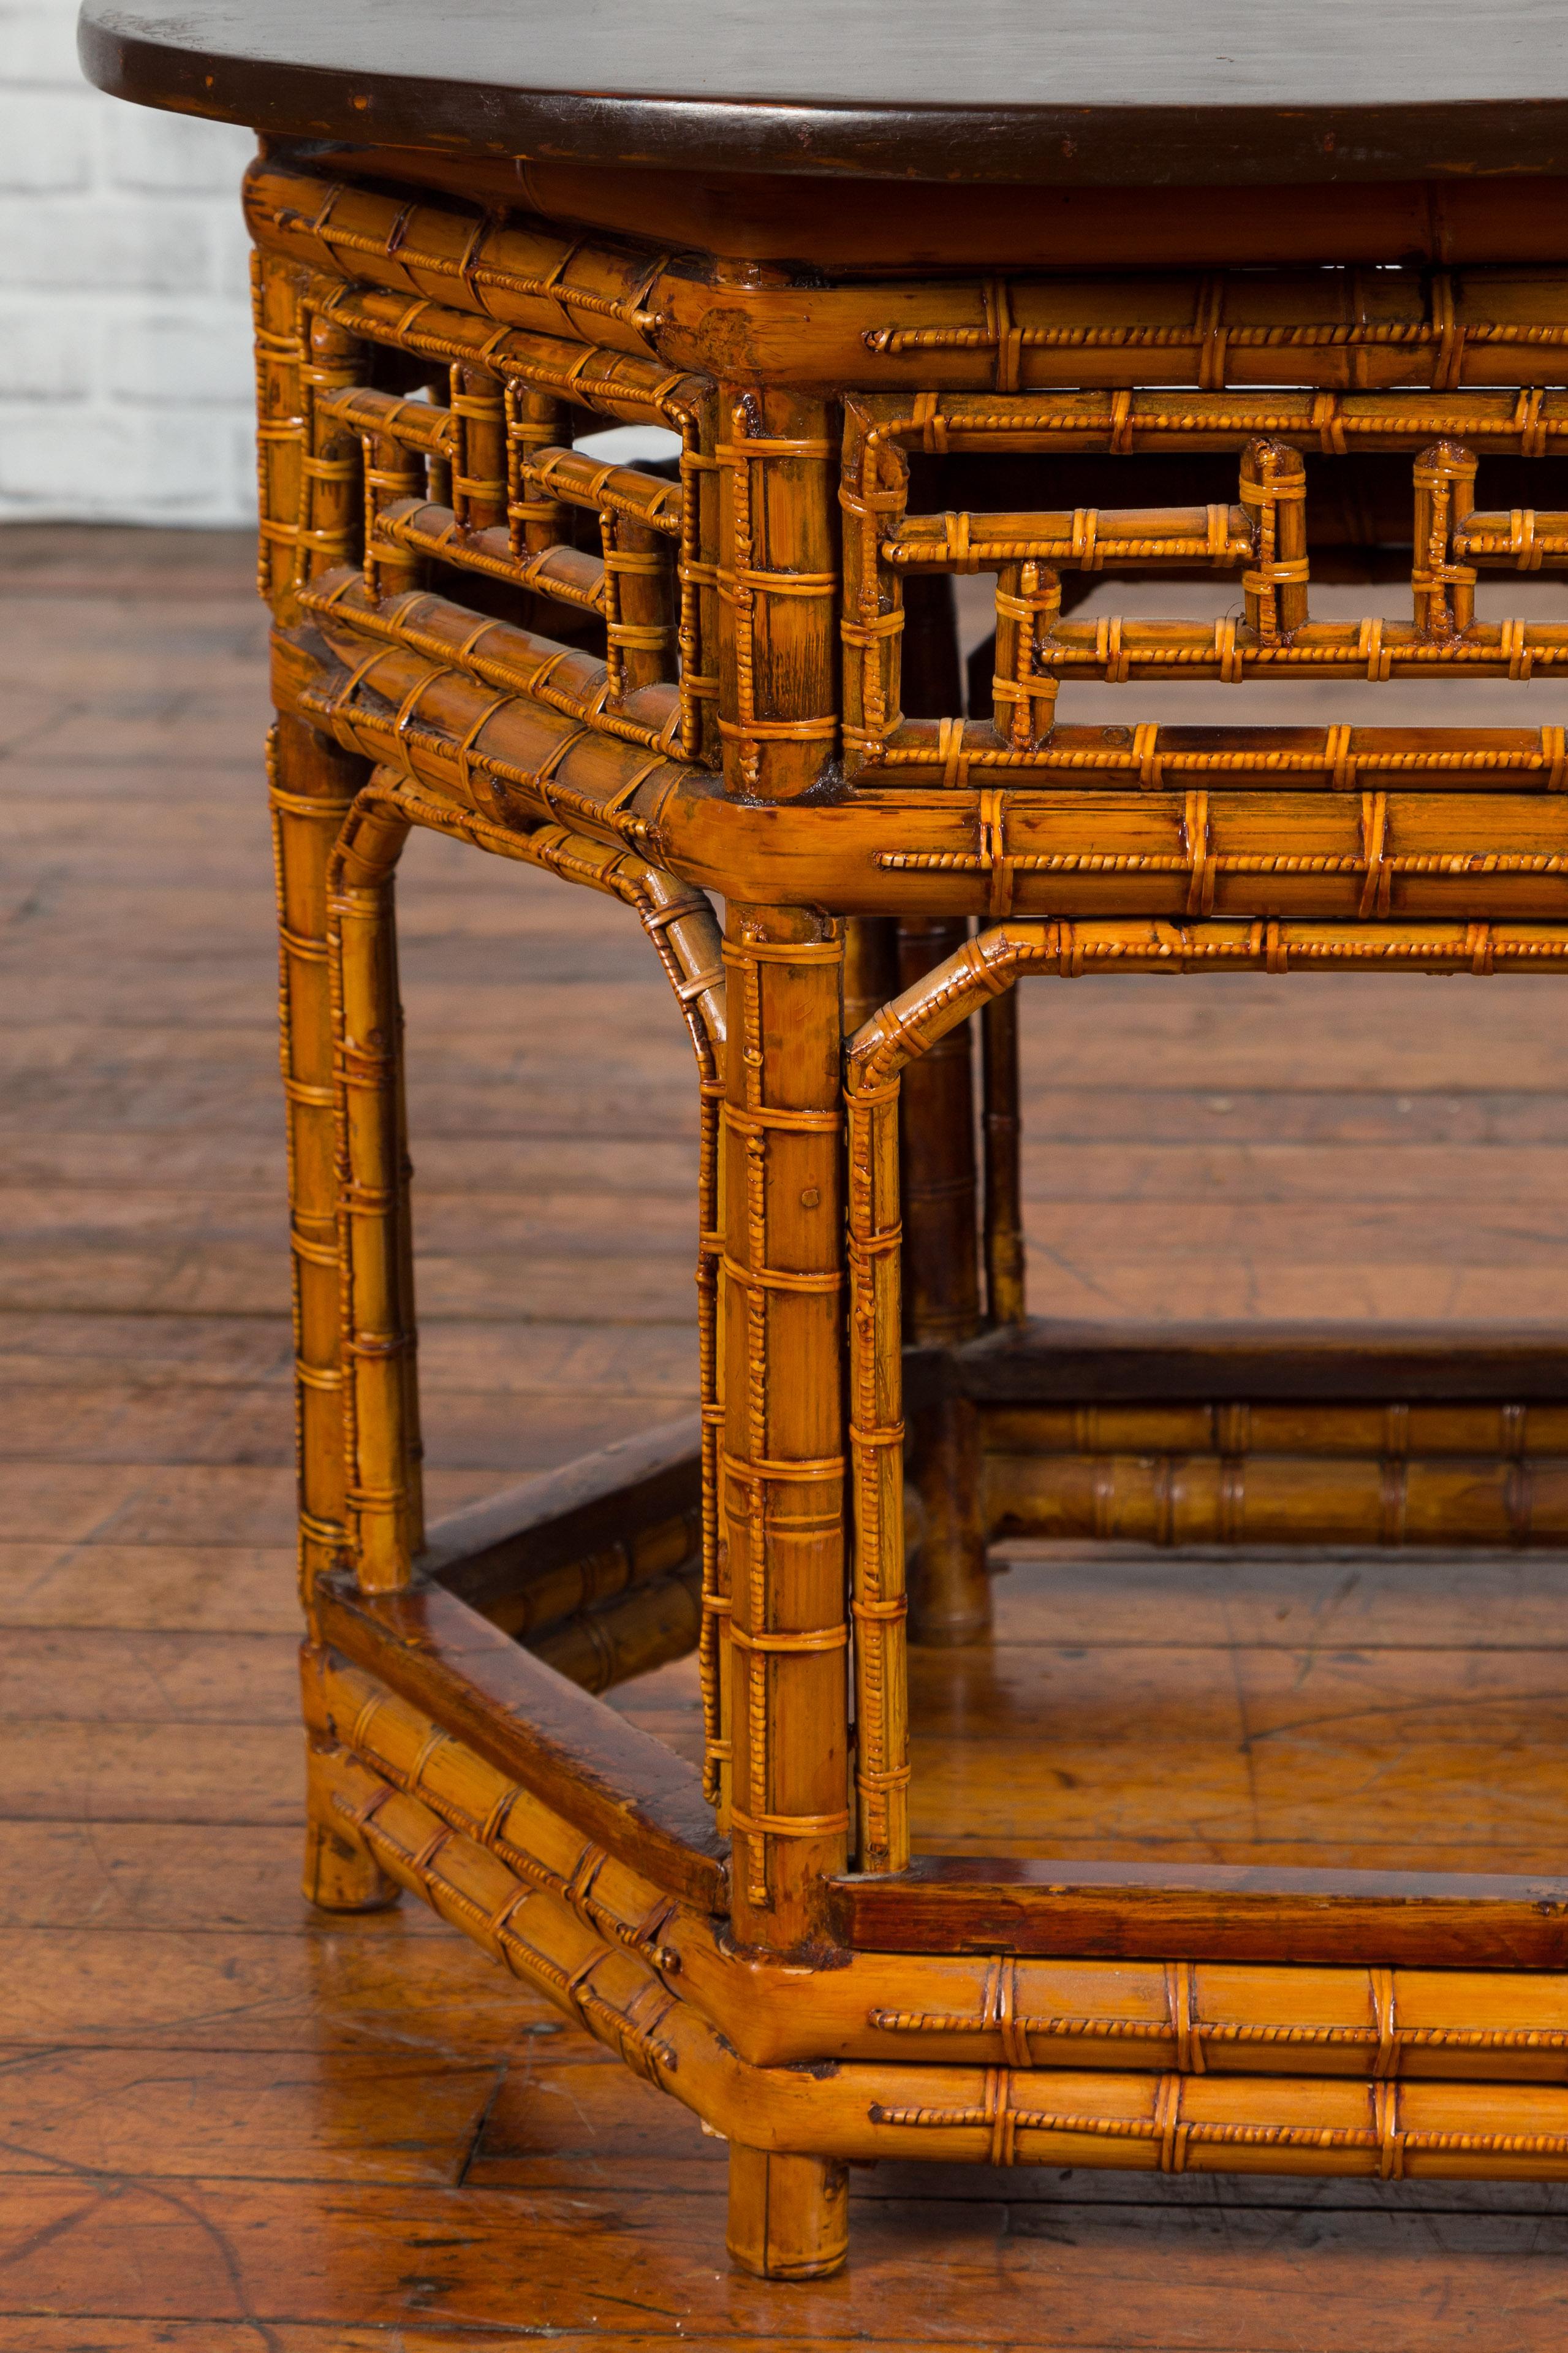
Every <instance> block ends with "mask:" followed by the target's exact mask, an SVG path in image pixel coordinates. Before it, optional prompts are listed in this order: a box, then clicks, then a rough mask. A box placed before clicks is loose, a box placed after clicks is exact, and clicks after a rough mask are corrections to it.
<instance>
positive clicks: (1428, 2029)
mask: <svg viewBox="0 0 1568 2353" xmlns="http://www.w3.org/2000/svg"><path fill="white" fill-rule="evenodd" d="M304 1674H305V1694H306V1706H307V1715H308V1720H309V1721H310V1725H311V1729H312V1733H313V1735H314V1736H315V1737H316V1739H317V1740H318V1741H319V1742H321V1743H325V1744H329V1745H331V1746H336V1747H338V1748H340V1749H342V1750H343V1751H345V1752H347V1751H352V1752H353V1755H354V1757H356V1758H357V1759H358V1760H359V1762H360V1763H361V1765H362V1766H363V1767H364V1768H365V1769H366V1770H367V1771H368V1772H370V1773H372V1774H374V1776H375V1777H376V1778H377V1779H378V1780H379V1781H381V1782H383V1783H385V1784H387V1785H389V1786H391V1787H392V1788H395V1789H396V1790H398V1791H399V1792H401V1793H402V1794H404V1795H405V1796H407V1797H409V1798H413V1799H417V1800H418V1801H419V1803H420V1804H421V1805H422V1806H423V1807H425V1808H426V1809H428V1810H430V1812H431V1813H432V1815H433V1816H434V1817H435V1818H437V1820H439V1821H441V1822H443V1823H444V1824H446V1825H447V1828H448V1829H450V1830H452V1831H455V1832H457V1833H458V1836H459V1837H460V1838H462V1839H464V1840H467V1841H471V1842H473V1843H474V1844H475V1845H477V1846H482V1847H484V1848H485V1849H487V1850H488V1851H489V1852H490V1853H492V1854H493V1855H495V1856H496V1857H497V1858H498V1859H499V1860H500V1862H503V1863H504V1864H505V1865H506V1867H507V1869H508V1870H509V1871H510V1873H512V1874H513V1875H514V1876H515V1877H517V1878H518V1879H520V1880H521V1881H523V1882H525V1883H528V1884H530V1885H532V1886H536V1887H539V1888H541V1889H542V1890H544V1891H545V1892H546V1893H549V1894H553V1895H554V1896H555V1897H557V1898H558V1899H559V1900H561V1901H563V1903H566V1904H568V1905H571V1906H572V1907H573V1908H574V1910H575V1911H576V1912H577V1913H578V1915H579V1916H580V1917H581V1918H582V1919H584V1920H585V1921H586V1922H587V1923H588V1925H589V1926H591V1927H592V1928H593V1929H594V1931H595V1934H596V1935H598V1936H601V1937H602V1938H603V1939H604V1940H605V1942H606V1943H607V1944H612V1945H621V1946H624V1947H626V1948H627V1949H629V1950H631V1951H633V1952H636V1953H638V1954H640V1955H641V1956H642V1957H644V1958H645V1959H646V1960H647V1961H648V1962H649V1963H650V1964H651V1966H653V1967H654V1968H657V1969H658V1971H659V1972H660V1973H661V1974H662V1976H663V1978H664V1979H665V1982H666V1984H667V1985H668V1986H669V1988H670V1989H671V1990H672V1991H674V1992H676V1993H678V1994H679V1998H680V2000H682V2001H683V2002H686V2003H689V2004H690V2005H691V2006H692V2007H693V2008H694V2009H695V2010H698V2011H699V2012H700V2015H701V2016H702V2017H703V2018H704V2019H706V2020H707V2021H709V2022H710V2024H711V2025H712V2026H714V2027H715V2028H717V2030H718V2031H720V2032H721V2034H722V2035H723V2036H724V2038H725V2040H726V2041H727V2042H731V2043H732V2044H733V2045H734V2047H735V2048H736V2049H737V2050H738V2051H739V2052H741V2053H742V2057H744V2058H746V2059H747V2060H749V2061H751V2062H752V2063H755V2064H758V2065H783V2064H799V2063H813V2062H820V2061H824V2060H831V2059H847V2058H860V2059H869V2060H887V2059H898V2058H900V2057H901V2056H903V2055H905V2054H910V2053H916V2052H919V2053H921V2054H922V2055H929V2056H930V2057H931V2058H941V2059H942V2060H955V2059H956V2060H962V2061H968V2062H970V2063H983V2064H994V2063H998V2062H1000V2061H1005V2060H1007V2059H1009V2058H1011V2060H1012V2061H1013V2062H1014V2063H1020V2064H1023V2065H1026V2066H1028V2067H1031V2068H1081V2067H1084V2066H1094V2065H1098V2064H1103V2063H1106V2062H1107V2061H1110V2060H1114V2062H1115V2063H1116V2064H1117V2065H1118V2066H1119V2067H1121V2068H1127V2069H1133V2070H1138V2071H1156V2072H1158V2071H1168V2072H1173V2073H1182V2074H1216V2073H1248V2074H1258V2073H1296V2074H1301V2073H1307V2074H1326V2075H1351V2076H1360V2077H1363V2078H1365V2077H1377V2078H1379V2079H1384V2080H1387V2079H1392V2078H1394V2077H1405V2078H1422V2079H1431V2078H1447V2079H1462V2080H1487V2081H1497V2082H1501V2081H1511V2082H1521V2083H1525V2082H1535V2083H1562V2082H1563V2079H1564V2077H1565V2076H1568V1973H1564V1972H1552V1971H1541V1970H1528V1969H1526V1970H1512V1971H1510V1970H1495V1971H1479V1970H1475V1969H1468V1970H1466V1969H1451V1968H1377V1967H1373V1968H1366V1967H1362V1968H1345V1967H1321V1966H1320V1967H1307V1966H1301V1965H1299V1964H1292V1963H1289V1962H1284V1963H1280V1962H1275V1963H1239V1964H1238V1963H1225V1962H1204V1961H1195V1962H1187V1961H1170V1962H1165V1961H1144V1960H1130V1959H1125V1958H1123V1959H1118V1960H1099V1961H1097V1960H1079V1959H1068V1960H1043V1959H1030V1958H1008V1957H1000V1958H997V1957H992V1956H990V1955H988V1954H984V1953H979V1954H973V1953H968V1954H961V1953H951V1954H950V1953H942V1952H934V1953H932V1952H915V1953H892V1952H869V1951H864V1950H862V1951H858V1952H855V1953H852V1954H842V1955H839V1956H837V1965H836V1966H835V1967H834V1968H829V1969H821V1970H816V1971H807V1972H802V1971H801V1970H799V1969H796V1968H789V1967H787V1966H785V1965H784V1964H782V1963H780V1962H778V1961H776V1960H774V1959H772V1958H770V1957H769V1956H767V1955H766V1954H755V1953H754V1954H747V1953H744V1952H742V1951H741V1950H739V1949H738V1948H737V1947H736V1946H735V1945H734V1943H733V1942H732V1941H731V1939H729V1938H728V1937H726V1936H724V1934H723V1933H722V1929H721V1924H719V1923H716V1922H714V1921H713V1920H711V1919H710V1918H709V1917H707V1916H706V1915H703V1914H701V1913H700V1912H697V1911H694V1910H692V1909H691V1908H690V1907H689V1905H685V1904H682V1903H679V1902H676V1901H674V1900H672V1899H671V1898H670V1897H669V1896H668V1894H664V1893H662V1892H661V1889H660V1887H659V1884H658V1880H657V1878H656V1877H654V1876H650V1875H649V1873H647V1871H645V1870H640V1869H639V1868H638V1867H637V1864H636V1863H635V1862H630V1861H628V1860H626V1859H624V1858H621V1857H617V1856H616V1855H615V1854H612V1853H609V1852H606V1851H605V1849H604V1848H603V1847H601V1846H599V1845H598V1844H596V1843H595V1841H592V1840H585V1839H584V1834H583V1832H582V1831H579V1830H576V1829H574V1827H573V1826H572V1825H571V1824H569V1823H567V1822H566V1821H564V1820H563V1819H562V1818H561V1816H560V1815H559V1814H558V1813H557V1812H556V1811H555V1810H553V1809H552V1807H551V1806H550V1805H549V1804H548V1803H547V1802H546V1801H545V1800H543V1799H541V1798H540V1797H539V1796H537V1795H536V1794H534V1793H532V1792H531V1791H530V1790H528V1789H526V1788H522V1787H521V1786H520V1785H519V1784H517V1783H516V1782H514V1781H509V1780H508V1778H507V1777H506V1776H505V1775H504V1774H503V1773H501V1772H500V1771H499V1770H498V1769H497V1768H496V1767H493V1766H491V1765H489V1764H487V1763H486V1762H485V1760H484V1759H483V1758H482V1757H477V1756H476V1755H475V1754H474V1753H473V1751H472V1750H471V1749H470V1748H468V1747H467V1746H465V1745H464V1743H463V1742H462V1741H461V1740H459V1739H457V1738H455V1737H453V1736H451V1735H449V1734H446V1735H444V1734H442V1733H441V1732H440V1731H439V1730H438V1728H437V1725H434V1724H433V1723H432V1722H431V1720H430V1719H429V1717H428V1716H426V1715H424V1714H423V1713H422V1712H421V1711H420V1710H419V1709H417V1708H416V1707H413V1706H411V1705H409V1704H408V1703H406V1702H405V1701H404V1700H402V1699H400V1698H398V1697H396V1696H395V1694H391V1693H389V1692H387V1691H386V1690H384V1688H383V1687H381V1686H379V1685H378V1684H377V1683H376V1682H375V1681H374V1678H373V1677H372V1676H370V1675H368V1674H366V1673H365V1672H363V1670H361V1669H359V1668H357V1667H354V1666H352V1665H349V1664H346V1663H345V1662H342V1661H341V1660H337V1659H334V1658H333V1657H332V1656H331V1654H330V1653H321V1652H307V1654H306V1657H305V1661H304Z"/></svg>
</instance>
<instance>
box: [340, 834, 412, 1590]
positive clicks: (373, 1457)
mask: <svg viewBox="0 0 1568 2353" xmlns="http://www.w3.org/2000/svg"><path fill="white" fill-rule="evenodd" d="M408 832H409V818H408V817H407V816H406V815H405V813H404V811H403V810H401V809H400V808H398V807H396V805H395V802H393V801H391V800H390V799H389V798H387V797H380V796H371V795H368V794H365V793H362V794H361V796H360V797H359V798H358V799H357V800H356V801H355V804H354V806H353V809H352V810H351V811H350V813H349V815H348V817H347V818H345V820H344V823H343V828H342V833H341V834H340V835H339V838H338V843H337V847H336V848H335V849H334V850H333V853H332V858H331V865H330V867H329V869H328V879H327V916H328V929H327V955H328V974H329V979H330V984H331V991H332V999H333V1014H334V1028H335V1029H336V1041H337V1051H336V1071H337V1078H336V1115H337V1175H338V1185H337V1202H338V1247H339V1255H340V1266H341V1271H342V1328H343V1356H344V1373H345V1386H344V1415H343V1425H344V1428H343V1437H344V1446H345V1451H346V1480H347V1500H348V1506H349V1522H350V1538H351V1545H352V1549H353V1560H354V1568H355V1574H356V1576H357V1577H358V1580H359V1584H360V1588H361V1589H362V1591H363V1592H366V1593H381V1592H387V1591H391V1590H393V1589H395V1588H397V1587H399V1586H402V1585H406V1584H407V1582H408V1579H409V1576H410V1573H411V1568H412V1563H413V1559H414V1556H415V1554H416V1552H417V1551H418V1549H419V1547H420V1546H421V1544H422V1543H423V1541H424V1516H423V1512H422V1508H421V1501H420V1482H419V1454H420V1447H419V1424H418V1395H417V1388H416V1381H415V1377H414V1372H413V1358H414V1351H415V1346H416V1321H415V1315H414V1301H413V1250H412V1240H411V1236H410V1230H409V1228H410V1218H409V1205H408V1176H407V1157H406V1147H405V1113H404V1108H403V1054H402V1022H403V1014H402V1008H401V1006H400V1005H399V1003H398V997H397V944H396V923H395V909H394V898H393V892H394V879H393V878H394V873H395V868H396V864H397V860H398V859H399V857H400V856H401V854H402V851H403V847H404V844H405V841H406V840H407V839H408Z"/></svg>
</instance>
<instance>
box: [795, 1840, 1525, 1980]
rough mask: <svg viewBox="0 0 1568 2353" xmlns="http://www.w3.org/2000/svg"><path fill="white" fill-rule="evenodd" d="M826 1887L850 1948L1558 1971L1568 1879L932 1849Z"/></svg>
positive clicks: (1097, 1957) (883, 1950)
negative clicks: (1061, 1858) (900, 1867)
mask: <svg viewBox="0 0 1568 2353" xmlns="http://www.w3.org/2000/svg"><path fill="white" fill-rule="evenodd" d="M834 1897H835V1904H836V1907H837V1921H838V1924H839V1928H840V1933H841V1934H842V1936H843V1937H844V1941H845V1942H846V1943H847V1945H849V1946H851V1947H854V1948H855V1949H856V1950H857V1951H860V1952H887V1953H973V1952H982V1953H1019V1954H1032V1955H1037V1956H1050V1957H1057V1958H1060V1959H1079V1960H1097V1959H1099V1960H1192V1961H1301V1962H1332V1961H1345V1962H1362V1963H1363V1964H1367V1965H1370V1966H1373V1967H1376V1966H1384V1965H1388V1966H1392V1965H1394V1964H1395V1963H1402V1964H1408V1965H1410V1966H1412V1967H1416V1968H1513V1969H1560V1968H1563V1967H1565V1966H1568V1879H1530V1878H1505V1877H1501V1876H1499V1877H1495V1878H1494V1877H1491V1876H1482V1875H1479V1874H1477V1875H1475V1876H1471V1875H1468V1874H1461V1873H1450V1872H1417V1871H1296V1870H1289V1869H1284V1868H1277V1867H1274V1866H1262V1865H1259V1866H1247V1865H1240V1864H1237V1865H1232V1864H1219V1863H1213V1864H1207V1863H1131V1862H1047V1861H1038V1862H1037V1861H1033V1860H1030V1861H1013V1860H1000V1861H991V1860H988V1859H986V1858H984V1857H979V1856H969V1855H931V1856H927V1857H924V1858H922V1859H921V1861H919V1862H914V1863H911V1864H910V1868H909V1870H908V1871H905V1872H900V1873H898V1874H897V1875H895V1876H889V1877H885V1878H866V1879H858V1878H847V1879H840V1880H838V1881H837V1882H836V1883H834Z"/></svg>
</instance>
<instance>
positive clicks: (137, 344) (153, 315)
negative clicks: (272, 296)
mask: <svg viewBox="0 0 1568 2353" xmlns="http://www.w3.org/2000/svg"><path fill="white" fill-rule="evenodd" d="M103 352H104V383H105V386H106V388H107V390H108V391H109V392H110V395H111V396H115V397H118V398H120V399H123V400H136V401H142V400H152V401H157V400H166V399H167V398H168V397H169V396H170V395H171V393H174V392H177V394H178V396H179V397H180V398H181V399H182V400H184V401H200V402H204V403H205V402H219V403H225V402H226V403H227V404H228V405H229V406H231V407H236V408H241V409H244V410H246V411H247V412H248V410H249V408H250V406H251V402H252V400H253V398H254V396H255V388H256V376H255V370H254V367H253V365H252V362H251V356H250V313H249V311H248V310H247V309H246V308H245V307H243V306H242V305H240V304H238V303H218V302H205V303H202V304H200V305H199V306H197V305H192V306H190V307H189V308H187V309H185V310H184V311H162V310H160V311H152V310H147V309H144V308H143V307H142V304H140V303H138V304H137V305H136V306H135V308H134V309H133V310H129V311H125V312H123V313H121V314H120V315H118V316H115V315H110V316H109V317H108V318H106V319H105V322H104V328H103Z"/></svg>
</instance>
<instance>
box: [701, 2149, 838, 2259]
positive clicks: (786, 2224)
mask: <svg viewBox="0 0 1568 2353" xmlns="http://www.w3.org/2000/svg"><path fill="white" fill-rule="evenodd" d="M725 2243H726V2245H727V2246H728V2247H729V2250H730V2253H731V2255H732V2256H733V2258H734V2260H735V2262H736V2263H739V2264H740V2266H741V2268H742V2271H748V2272H752V2273H754V2274H755V2275H756V2277H757V2278H758V2279H774V2280H808V2279H826V2278H827V2277H829V2275H830V2274H832V2273H834V2272H837V2271H841V2270H842V2269H843V2267H844V2262H845V2258H846V2256H847V2254H848V2252H849V2168H848V2167H847V2165H837V2164H835V2163H834V2161H833V2160H832V2159H831V2158H823V2157H776V2156H773V2155H771V2154H770V2153H769V2152H768V2151H767V2150H765V2149H760V2148H742V2147H740V2146H739V2144H737V2143H732V2144H731V2149H730V2221H729V2229H728V2231H727V2232H726V2234H725Z"/></svg>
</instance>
